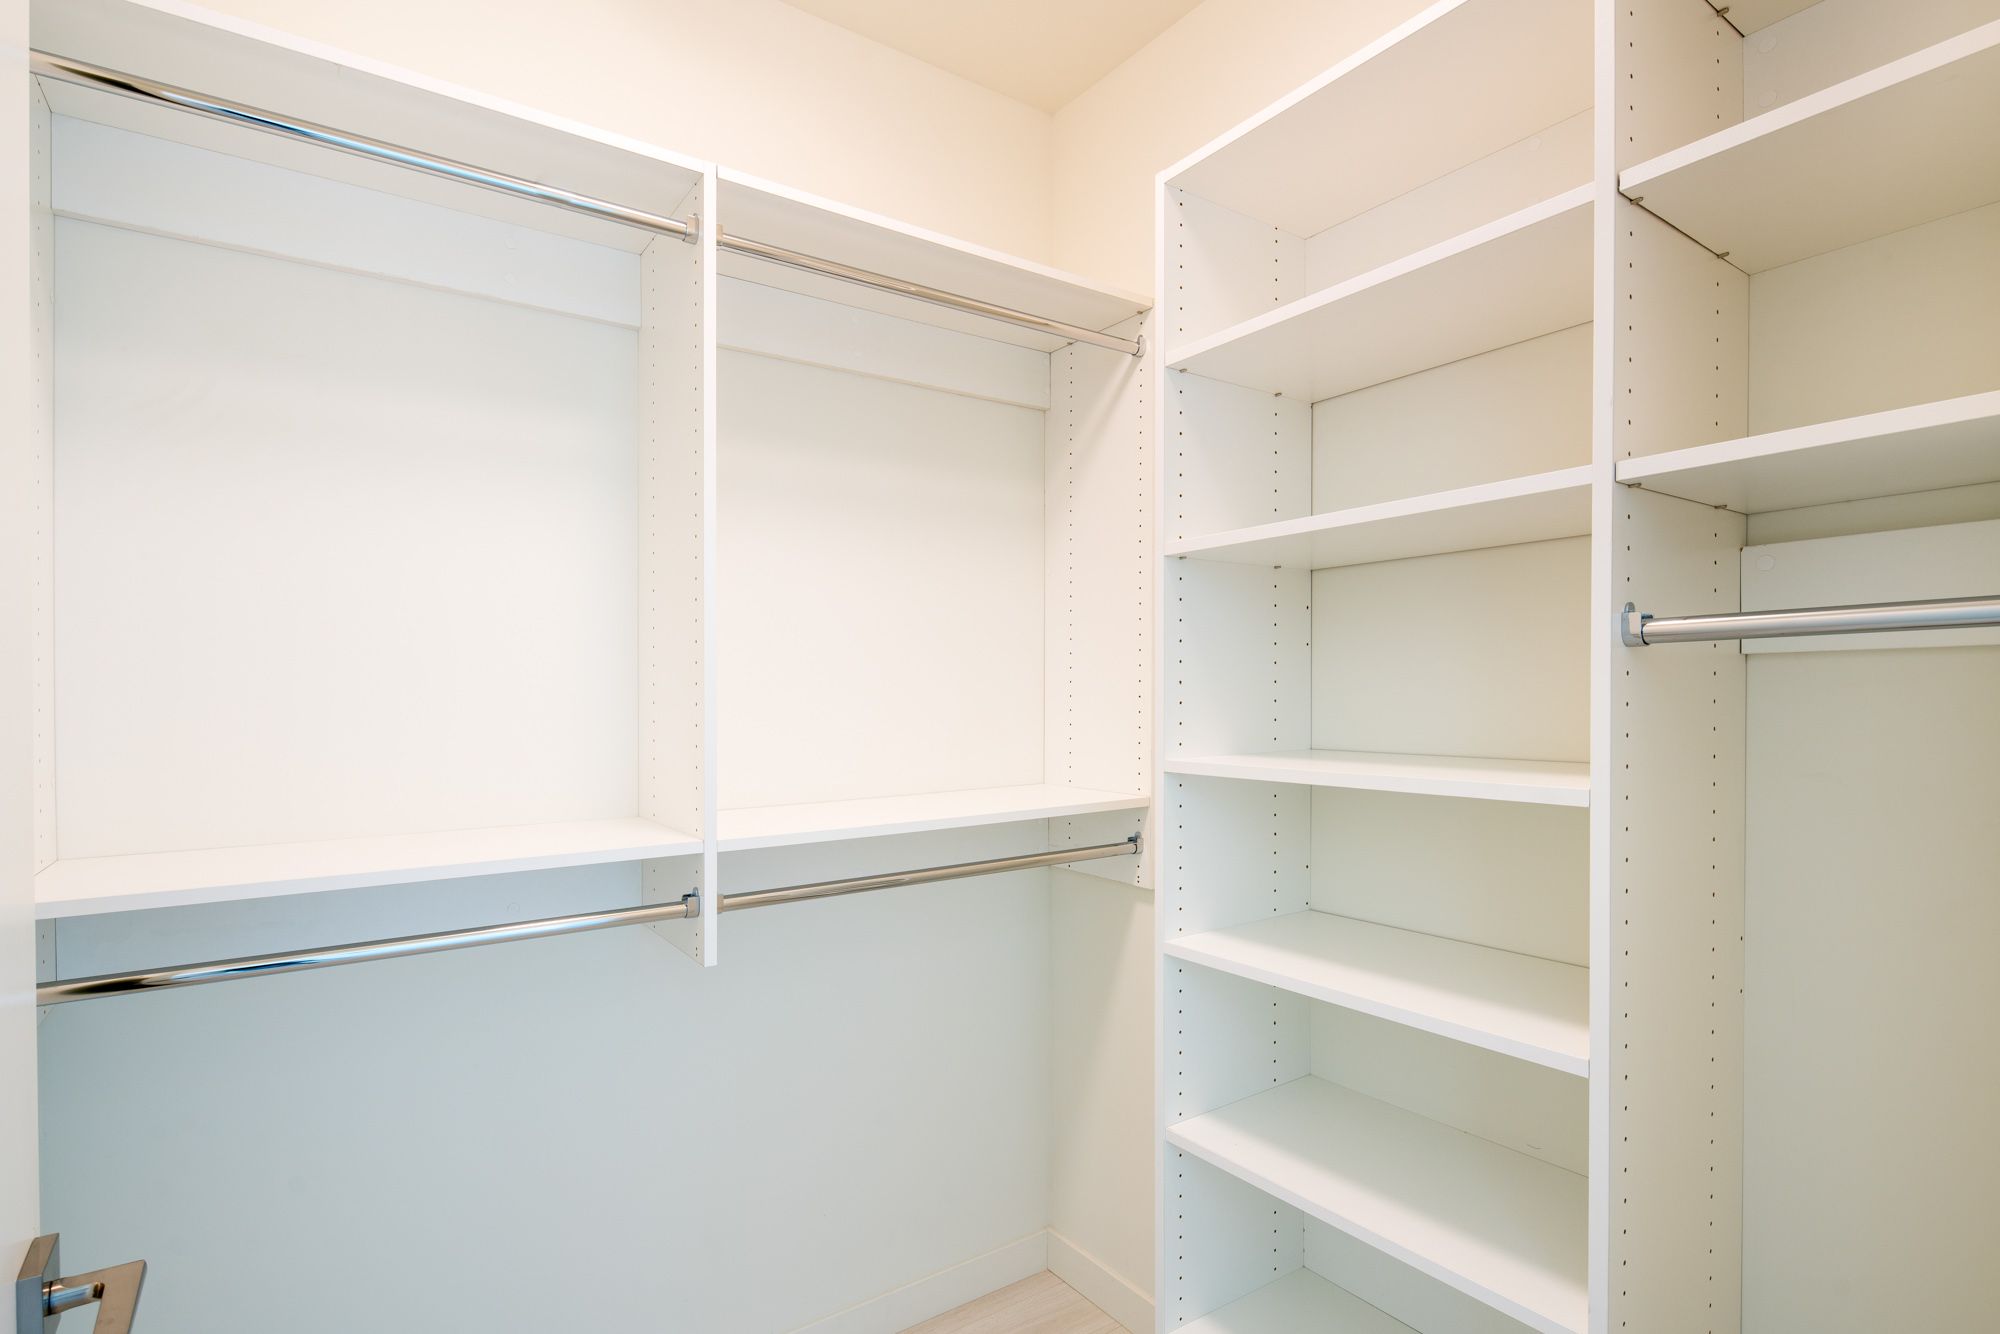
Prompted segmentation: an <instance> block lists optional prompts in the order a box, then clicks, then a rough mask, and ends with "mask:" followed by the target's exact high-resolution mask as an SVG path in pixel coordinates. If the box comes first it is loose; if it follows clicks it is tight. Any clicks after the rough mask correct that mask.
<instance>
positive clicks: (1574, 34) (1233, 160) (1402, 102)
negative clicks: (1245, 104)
mask: <svg viewBox="0 0 2000 1334" xmlns="http://www.w3.org/2000/svg"><path fill="white" fill-rule="evenodd" d="M1591 30H1592V24H1591V10H1590V6H1589V4H1587V3H1585V2H1584V0H1447V2H1446V3H1442V4H1433V5H1430V6H1428V7H1426V8H1425V9H1424V10H1423V12H1422V13H1420V14H1417V15H1416V16H1415V17H1413V18H1411V19H1410V20H1409V21H1408V22H1407V23H1404V24H1402V25H1401V26H1399V27H1397V28H1396V29H1394V30H1393V31H1391V32H1389V33H1387V34H1385V35H1384V36H1382V37H1381V38H1380V39H1379V40H1377V41H1374V42H1370V43H1369V44H1368V45H1367V46H1365V47H1363V48H1362V49H1361V50H1359V51H1357V52H1355V53H1354V54H1353V55H1352V56H1350V57H1348V58H1347V59H1346V60H1343V61H1341V62H1340V63H1339V64H1338V65H1335V66H1334V67H1333V68H1332V69H1330V70H1328V71H1326V72H1325V73H1324V74H1322V75H1320V76H1319V77H1318V78H1316V79H1314V80H1313V81H1312V82H1311V83H1308V84H1306V85H1305V86H1304V87H1302V88H1300V89H1298V90H1297V91H1296V92H1294V93H1292V94H1291V95H1289V96H1287V97H1285V98H1283V99H1281V100H1279V101H1278V102H1275V103H1273V104H1272V105H1271V106H1270V107H1269V108H1267V109H1266V110H1264V111H1262V112H1260V113H1259V114H1258V115H1256V116H1254V117H1252V118H1251V119H1250V120H1248V121H1246V122H1244V123H1243V124H1241V125H1239V126H1237V127H1236V128H1235V129H1233V130H1231V131H1229V133H1227V134H1225V135H1223V136H1222V137H1221V138H1220V139H1217V140H1216V141H1214V142H1213V143H1210V144H1208V145H1207V146H1205V147H1203V148H1202V149H1200V150H1199V151H1198V152H1196V153H1194V154H1193V155H1191V156H1190V157H1188V158H1186V159H1184V160H1183V161H1181V162H1179V163H1176V164H1175V165H1174V166H1172V167H1170V168H1168V169H1167V171H1166V172H1165V173H1163V174H1164V175H1165V176H1166V178H1167V180H1168V181H1169V182H1170V183H1171V184H1172V185H1173V186H1174V187H1175V188H1177V189H1182V190H1187V191H1189V192H1191V193H1193V194H1195V195H1198V196H1200V197H1201V198H1203V199H1206V200H1209V201H1211V202H1213V203H1216V204H1220V205H1222V206H1223V207H1224V208H1227V209H1230V210H1232V211H1233V212H1236V213H1241V214H1243V215H1244V216H1246V217H1251V218H1255V219H1257V220H1259V221H1260V222H1266V223H1269V224H1271V225H1272V226H1274V227H1277V228H1279V229H1280V230H1282V231H1285V232H1289V233H1290V234H1291V235H1293V236H1300V237H1305V236H1312V235H1313V234H1315V233H1317V232H1320V231H1322V230H1324V229H1325V228H1328V227H1331V226H1333V225H1335V224H1336V223H1340V222H1344V221H1346V220H1347V219H1349V218H1352V217H1354V216H1355V215H1357V214H1359V213H1364V212H1366V211H1367V210H1369V209H1371V208H1374V207H1375V206H1376V205H1378V204H1381V203H1383V202H1384V201H1386V200H1389V199H1394V198H1396V197H1397V196H1399V195H1403V194H1407V193H1408V192H1409V191H1411V190H1414V189H1416V188H1418V187H1419V186H1422V185H1424V184H1426V183H1427V182H1430V181H1434V180H1436V179H1437V178H1439V177H1440V176H1445V175H1448V174H1450V173H1451V172H1453V171H1456V170H1457V169H1458V168H1460V167H1463V166H1465V165H1467V164H1468V163H1471V162H1476V161H1478V160H1479V159H1480V158H1483V157H1485V156H1487V155H1488V154H1490V153H1494V152H1497V151H1499V150H1500V149H1502V148H1505V147H1507V146H1508V145H1509V144H1514V143H1519V142H1520V141H1521V140H1523V139H1526V138H1527V137H1528V136H1529V135H1532V134H1535V133H1537V132H1538V131H1540V130H1543V129H1546V128H1547V127H1549V126H1551V125H1554V124H1556V123H1558V122H1560V121H1563V120H1566V119H1568V118H1569V117H1571V116H1574V115H1575V114H1576V113H1578V112H1579V111H1584V110H1587V109H1589V107H1590V104H1591V98H1592V94H1593V89H1592V83H1591V72H1592V62H1591ZM1357 125H1367V126H1394V127H1395V132H1394V133H1393V134H1384V133H1368V134H1356V133H1354V127H1355V126H1357Z"/></svg>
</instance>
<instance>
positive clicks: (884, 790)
mask: <svg viewBox="0 0 2000 1334" xmlns="http://www.w3.org/2000/svg"><path fill="white" fill-rule="evenodd" d="M35 34H36V38H35V40H36V42H37V44H38V46H40V47H41V48H43V49H45V50H47V51H49V52H50V53H52V54H55V55H58V56H63V57H67V58H70V59H73V60H80V61H84V62H87V63H89V64H92V65H96V66H101V67H105V68H108V69H111V70H115V71H125V72H129V73H132V74H136V75H140V76H142V77H145V78H149V79H153V80H157V81H159V82H162V83H166V84H171V85H176V86H178V87H181V88H186V89H192V90H194V91H196V92H199V93H203V94H209V95H213V96H216V97H220V98H224V99H229V100H233V101H235V102H238V103H243V104H247V105H249V106H253V107H266V108H270V109H272V110H274V111H277V112H279V113H281V114H283V115H286V116H290V117H293V118H296V119H299V120H304V121H309V122H315V123H318V124H320V125H326V126H332V127H335V128H337V129H339V130H343V131H347V132H351V133H354V134H358V135H364V136H368V137H371V138H374V139H376V140H380V141H386V142H388V143H391V144H397V145H402V146H405V147H408V148H411V149H414V150H416V151H418V152H420V153H425V154H429V155H432V156H435V157H442V158H446V159H451V160H455V161H458V162H464V163H471V164H474V165H476V166H478V167H480V168H484V169H488V170H491V171H497V172H502V173H507V174H511V175H513V176H516V177H520V178H525V179H527V180H531V181H535V182H539V183H543V184H547V185H550V186H554V187H559V188H561V189H566V190H570V191H574V192H577V193H580V194H584V195H590V196H595V197H597V198H599V199H604V200H609V201H612V202H613V203H616V204H620V205H624V206H627V207H630V208H634V209H639V210H642V211H644V212H647V213H650V214H654V215H657V216H660V217H664V218H668V219H680V220H685V221H688V222H690V223H692V224H693V225H694V227H695V229H696V236H695V238H694V239H691V240H690V239H684V238H681V237H677V236H672V235H662V234H659V233H658V232H657V231H648V230H645V229H643V228H641V227H634V226H624V225H620V224H618V223H616V222H612V221H608V220H606V219H604V218H602V217H595V216H585V215H581V214H579V213H577V212H575V211H569V210H565V209H563V208H560V207H556V206H553V205H543V204H537V203H535V202H531V201H528V200H524V199H521V198H518V197H514V196H508V195H503V194H499V193H495V192H492V191H489V190H485V189H481V188H478V187H477V186H475V185H472V184H466V183H462V182H457V181H451V180H443V179H440V178H438V177H437V176H436V175H432V174H421V173H418V172H413V171H409V170H405V169H402V168H399V167H396V166H393V165H389V164H386V163H382V162H378V161H372V160H367V159H364V158H360V157H356V156H351V155H347V154H343V153H340V152H337V151H333V150H330V149H324V148H320V147H317V146H314V145H310V144H304V143H300V142H298V141H296V140H294V139H288V138H284V137H280V136H275V135H272V134H268V133H260V132H258V131H256V130H253V129H250V128H247V127H244V126H242V125H237V124H227V123H221V122H218V121H217V120H214V119H210V118H205V117H202V116H198V115H194V114H190V113H187V112H184V111H179V110H175V109H172V108H168V107H163V106H160V105H158V104H155V103H148V102H144V101H140V100H134V99H132V98H128V97H123V96H119V95H116V94H114V93H111V92H107V91H104V90H102V89H99V88H90V87H82V86H78V85H76V84H74V83H71V82H65V81H63V80H61V79H58V78H53V77H44V78H42V79H40V80H38V81H37V92H36V103H35V107H34V111H33V114H34V118H35V119H34V123H35V133H36V135H37V140H36V146H37V163H38V173H37V180H36V187H37V196H36V199H37V205H38V209H37V214H36V228H37V232H36V234H37V238H38V252H37V253H38V261H37V270H36V281H37V283H38V301H37V310H38V312H40V319H39V322H38V325H37V329H36V336H37V338H38V340H39V344H38V346H39V348H40V352H41V356H42V359H43V364H44V365H45V366H48V367H51V368H52V372H51V373H50V374H48V375H45V376H44V377H43V379H42V381H41V383H40V390H41V401H40V402H39V404H38V411H39V414H40V415H39V422H40V432H41V435H40V440H41V448H40V450H39V451H38V465H39V469H40V472H39V475H38V478H37V486H38V488H39V504H40V507H41V512H42V513H43V514H44V515H45V516H48V517H47V518H46V520H45V521H44V523H43V524H42V525H41V529H40V534H39V543H40V545H39V547H38V549H37V552H36V561H37V570H38V573H39V576H40V577H39V580H38V590H39V594H40V596H39V599H38V604H37V608H36V615H37V637H38V643H39V645H41V649H42V651H41V653H40V654H39V658H38V671H39V676H38V680H37V707H38V717H39V718H40V719H41V725H40V728H39V742H38V750H37V792H38V815H37V842H38V849H39V855H38V873H37V877H36V884H37V902H38V911H39V913H40V915H42V916H43V917H46V918H55V919H60V918H62V917H66V916H73V915H76V914H82V913H102V912H118V911H125V910H129V909H134V908H147V907H161V906H168V905H176V904H192V903H204V902H213V901H219V900H226V899H241V898H255V897H263V896H268V895H280V894H295V893H304V892H311V891H319V890H329V889H341V888H350V887H356V886H364V885H384V884H403V883H410V882H416V881H422V880H432V879H441V878H447V877H460V876H474V875H486V874H492V873H497V872H506V871H518V870H532V869H541V868H549V867H561V866H577V865H584V864H589V863H597V862H614V861H625V862H630V861H637V862H642V863H643V865H644V867H645V872H644V875H643V877H642V880H643V884H644V894H645V896H646V898H647V899H648V900H654V899H672V900H678V899H680V898H681V897H682V895H684V894H686V893H688V892H689V891H690V890H694V889H699V888H703V887H710V888H713V887H714V886H716V885H717V884H718V881H720V882H721V883H722V884H723V887H724V888H725V889H726V888H728V887H729V882H728V876H727V872H726V870H724V871H719V870H718V862H717V858H718V856H720V855H721V854H723V853H730V852H748V851H753V850H757V849H767V848H776V847H784V846H792V845H802V844H814V843H822V842H825V841H828V840H845V839H855V838H864V837H877V836H885V835H896V834H911V833H921V832H926V831H940V830H952V829H965V828H970V827H973V826H981V825H998V824H1017V825H1021V826H1022V827H1023V835H1022V837H1023V840H1024V841H1026V842H1031V843H1033V844H1034V846H1033V847H1032V848H1025V847H1024V849H1023V850H1024V851H1041V850H1043V849H1044V848H1045V847H1060V846H1063V845H1064V843H1065V842H1067V843H1075V844H1079V845H1081V844H1085V843H1092V842H1097V843H1102V842H1107V841H1115V840H1116V839H1120V838H1124V837H1126V836H1127V835H1129V834H1130V833H1132V832H1134V831H1135V830H1137V829H1138V827H1139V823H1140V820H1141V818H1142V816H1143V813H1144V811H1145V809H1146V807H1147V804H1148V798H1147V795H1146V794H1147V790H1148V785H1149V783H1150V778H1151V760H1150V752H1149V749H1148V747H1149V744H1150V737H1149V731H1148V714H1147V707H1148V706H1147V703H1146V698H1145V683H1146V677H1147V674H1148V665H1147V658H1146V653H1147V650H1148V645H1149V634H1150V630H1149V620H1148V618H1149V616H1150V612H1151V593H1150V590H1149V585H1148V581H1149V580H1150V579H1151V577H1152V574H1153V571H1152V565H1151V549H1150V546H1149V542H1150V538H1151V534H1150V515H1149V512H1148V509H1147V506H1146V505H1145V503H1144V502H1143V500H1142V499H1140V498H1141V497H1143V496H1144V494H1145V489H1146V487H1147V485H1148V480H1147V472H1146V453H1147V450H1148V449H1149V448H1150V443H1151V442H1150V440H1149V439H1148V438H1147V436H1146V433H1145V431H1144V429H1143V421H1144V418H1143V413H1144V410H1145V395H1146V389H1145V382H1144V369H1145V367H1144V363H1143V362H1142V361H1141V360H1140V359H1139V358H1137V357H1135V356H1132V355H1130V354H1128V353H1125V352H1120V351H1115V350H1110V349H1106V348H1101V347H1094V346H1083V345H1072V344H1071V343H1069V342H1068V341H1067V340H1066V339H1064V338H1061V337H1057V336H1053V335H1050V334H1044V333H1039V332H1034V331H1031V330H1027V329H1023V328H1019V327H1016V326H1013V325H1009V324H1005V323H1001V322H997V321H995V320H991V319H986V318H981V317H979V316H975V315H970V314H966V313H962V312H960V311H956V310H952V309H948V308H945V307H941V306H938V305H933V304H928V303H925V302H922V301H919V300H915V299H912V298H910V297H907V296H903V295H899V294H895V293H889V292H884V291H881V290H878V289H875V288H869V287H866V286H860V285H856V284H853V283H847V282H841V281H838V280H835V279H832V278H829V277H826V276H824V275H821V274H815V273H808V272H803V271H800V270H798V269H795V268H789V267H785V266H783V265H781V264H777V263H773V262H768V261H765V260H760V259H753V258H748V257H745V256H742V255H737V254H732V253H729V252H727V251H726V250H725V251H721V252H718V249H717V245H716V238H717V237H718V235H719V234H721V233H722V232H724V231H726V232H728V233H730V234H732V235H735V236H740V237H749V238H752V239H754V240H756V241H760V242H763V243H764V244H766V245H770V246H777V247H781V248H783V249H787V250H792V251H797V252H802V253H804V254H806V255H810V256H813V257H815V258H818V259H822V260H831V261H835V262H837V263H840V264H844V265H848V266H851V267H854V268H858V269H863V270H867V271H870V272H873V273H877V274H885V275H889V276H891V277H893V278H896V279H900V280H903V281H905V282H910V283H917V284H922V285H925V286H929V287H934V288H939V289H943V290H945V291H948V292H953V293H957V294H960V295H962V296H966V297H971V298H974V299H977V300H981V301H986V302H990V303H994V304H997V305H1001V306H1005V307H1008V308H1011V309H1015V310H1023V311H1028V312H1031V313H1033V314H1036V315H1040V316H1044V317H1047V318H1052V319H1056V320H1061V321H1064V322H1066V323H1072V324H1076V325H1079V326H1082V327H1084V328H1087V329H1091V330H1114V329H1115V330H1116V331H1118V332H1119V334H1120V336H1122V337H1124V338H1128V339H1135V338H1137V337H1139V336H1140V334H1141V333H1142V331H1143V329H1144V326H1145V321H1146V309H1147V303H1146V302H1145V301H1144V300H1142V299H1141V298H1138V297H1135V296H1131V295H1129V294H1126V293H1121V292H1115V291H1111V290H1108V289H1105V288H1102V287H1098V286H1095V285H1092V284H1090V283H1087V282H1084V281H1082V280H1080V279H1077V278H1074V277H1071V276H1069V275H1066V274H1062V273H1058V272H1056V271H1054V270H1052V269H1049V268H1046V267H1044V266H1040V265H1036V264H1032V263H1028V262H1025V261H1021V260H1018V259H1014V258H1012V257H1009V256H1006V255H1001V254H998V253H995V252H992V251H988V250H983V249H981V248H979V247H976V246H972V245H968V244H965V243H963V242H959V241H956V240H953V239H951V238H948V237H944V236H940V235H937V234H934V233H930V232H926V231H923V230H921V229H918V228H914V227H910V226H907V225H904V224H901V223H897V222H895V221H893V220H890V219H885V218H880V217H875V216H872V215H868V214H864V213H861V212H858V211H856V210H853V209H850V208H846V207H843V206H840V205H837V204H833V203H830V202H828V201H825V200H820V199H815V198H813V197H810V196H807V195H803V194H800V193H799V192H797V191H794V190H790V189H787V188H784V187H781V186H777V185H773V184H770V183H767V182H762V181H758V180H755V179H753V178H750V177H747V176H744V175H741V174H740V173H735V172H732V171H728V170H719V169H717V168H714V167H712V166H708V165H706V164H703V163H699V162H696V161H693V160H690V159H687V158H683V157H680V156H677V155H675V154H673V153H669V152H665V151H662V150H658V149H654V148H650V147H648V146H646V145H643V144H638V143H635V142H632V141H629V140H626V139H622V138H619V137H617V136H613V135H608V134H603V133H600V132H597V131H593V130H590V129H588V128H586V127H582V126H578V125H574V124H569V123H566V122H561V121H558V120H555V119H553V118H550V117H545V116H539V115H536V114H534V113H530V112H527V111H524V110H522V109H520V108H517V107H512V106H507V105H503V104H500V103H497V102H485V101H480V100H478V99H472V98H469V97H468V96H466V95H465V94H463V93H461V92H459V91H457V90H448V89H444V88H442V87H440V86H434V85H430V84H427V83H426V82H425V81H423V80H421V79H417V78H414V77H412V76H408V75H406V74H403V73H401V72H399V71H394V70H389V69H386V68H378V67H370V66H365V65H364V64H361V63H357V62H354V61H353V60H352V59H351V58H341V59H336V58H335V54H334V53H328V52H324V51H322V50H320V49H318V48H314V47H312V46H311V45H310V44H306V43H298V42H292V41H290V40H289V39H283V38H279V37H277V36H276V35H274V34H271V33H268V32H266V31H263V30H259V29H252V28H249V27H247V26H239V25H234V24H233V23H232V22H231V21H229V20H226V19H223V18H220V17H218V16H213V15H209V16H205V17H203V16H194V15H190V14H188V13H185V12H182V11H180V10H179V9H177V8H174V7H172V6H162V7H154V6H152V5H149V4H144V3H127V2H126V0H92V2H90V3H70V4H52V5H50V6H48V7H47V9H46V12H44V11H43V10H39V9H38V11H37V13H36V18H35ZM719 254H720V258H719V257H718V255H719ZM1033 822H1048V823H1043V824H1036V823H1033ZM1044 833H1045V834H1046V838H1047V839H1048V840H1050V841H1048V842H1044V841H1042V840H1043V837H1044ZM884 855H885V856H887V855H893V854H891V853H885V854H884ZM1134 865H1135V863H1134V862H1133V861H1132V860H1125V861H1119V862H1106V863H1100V864H1098V865H1097V866H1095V867H1093V868H1092V869H1093V870H1094V871H1096V872H1098V873H1102V874H1107V875H1111V876H1113V877H1114V878H1125V879H1132V878H1134V876H1135V875H1136V872H1135V870H1134ZM655 929H656V930H658V931H659V932H660V933H661V934H662V935H664V936H667V937H669V938H670V939H672V940H674V941H675V943H677V944H679V945H680V946H681V947H682V948H684V949H685V950H687V951H688V952H689V953H690V954H692V955H693V956H694V957H696V958H697V959H700V960H701V961H703V962H704V963H714V962H716V961H717V957H718V952H717V930H718V926H717V914H715V913H713V912H710V913H707V914H705V915H704V916H702V917H701V918H699V919H692V920H689V921H686V922H668V923H661V924H659V925H657V926H656V927H655ZM173 962H179V960H171V959H163V960H162V963H173Z"/></svg>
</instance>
